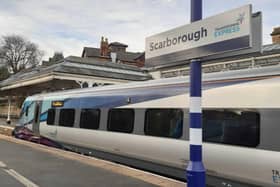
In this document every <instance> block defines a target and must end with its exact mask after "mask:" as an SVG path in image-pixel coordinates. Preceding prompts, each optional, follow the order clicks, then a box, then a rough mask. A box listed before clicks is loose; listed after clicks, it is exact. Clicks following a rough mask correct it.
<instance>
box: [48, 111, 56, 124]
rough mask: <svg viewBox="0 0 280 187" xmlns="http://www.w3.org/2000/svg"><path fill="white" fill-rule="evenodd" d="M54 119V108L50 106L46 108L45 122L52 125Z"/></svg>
mask: <svg viewBox="0 0 280 187" xmlns="http://www.w3.org/2000/svg"><path fill="white" fill-rule="evenodd" d="M54 119H55V109H53V108H51V109H49V110H48V117H47V124H48V125H54Z"/></svg>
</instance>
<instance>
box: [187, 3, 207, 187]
mask: <svg viewBox="0 0 280 187" xmlns="http://www.w3.org/2000/svg"><path fill="white" fill-rule="evenodd" d="M201 19H202V0H191V22H195V21H198V20H201ZM190 66H191V72H190V106H189V112H190V123H189V124H190V129H189V133H190V140H189V142H190V149H189V150H190V161H189V163H188V167H187V182H188V187H205V185H206V181H205V168H204V165H203V162H202V109H201V61H200V59H193V60H191V65H190Z"/></svg>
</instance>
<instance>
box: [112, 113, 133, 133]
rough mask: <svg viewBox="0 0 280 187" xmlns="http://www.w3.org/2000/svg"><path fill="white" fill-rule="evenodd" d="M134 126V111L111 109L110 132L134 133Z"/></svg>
mask: <svg viewBox="0 0 280 187" xmlns="http://www.w3.org/2000/svg"><path fill="white" fill-rule="evenodd" d="M133 124H134V110H132V109H111V110H110V111H109V116H108V127H107V128H108V130H109V131H116V132H125V133H132V131H133Z"/></svg>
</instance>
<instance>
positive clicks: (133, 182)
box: [0, 135, 186, 187]
mask: <svg viewBox="0 0 280 187" xmlns="http://www.w3.org/2000/svg"><path fill="white" fill-rule="evenodd" d="M0 186H12V187H18V186H19V187H22V186H28V187H39V186H40V187H41V186H42V187H50V186H60V187H61V186H67V187H71V186H73V187H74V186H75V187H77V186H80V187H87V186H90V187H92V186H98V187H100V186H101V187H102V186H104V187H107V186H114V187H118V186H119V187H125V186H138V187H142V186H143V187H144V186H145V187H148V186H166V187H167V186H170V187H185V186H186V183H183V182H181V181H176V180H173V179H169V178H166V177H162V176H159V175H155V174H152V173H148V172H144V171H141V170H137V169H134V168H130V167H127V166H123V165H120V164H117V163H113V162H109V161H104V160H101V159H96V158H93V157H89V156H84V155H80V154H77V153H73V152H69V151H64V150H60V149H56V148H51V147H47V146H44V145H40V144H35V143H32V142H27V141H23V140H19V139H15V138H13V137H10V136H6V135H0Z"/></svg>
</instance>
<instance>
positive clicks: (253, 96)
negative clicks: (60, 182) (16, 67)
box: [19, 68, 280, 187]
mask: <svg viewBox="0 0 280 187" xmlns="http://www.w3.org/2000/svg"><path fill="white" fill-rule="evenodd" d="M278 69H279V74H280V68H278ZM265 70H266V68H263V69H262V71H260V70H259V69H249V70H239V71H234V72H233V71H232V72H220V73H209V74H205V76H204V77H203V93H202V94H203V100H202V107H203V160H204V164H205V167H206V169H207V184H209V185H212V186H265V187H266V186H280V176H279V170H280V138H279V132H280V124H279V121H280V108H279V107H280V99H279V93H280V84H279V83H280V77H279V76H278V75H279V74H277V73H274V74H269V73H267V72H270V71H269V69H267V72H266V71H265ZM275 71H276V70H275V68H274V72H275ZM188 86H189V82H188V78H187V77H179V78H169V79H161V80H152V81H147V82H141V83H128V84H123V85H116V86H106V87H97V88H86V89H77V90H70V91H63V92H56V93H46V94H39V95H34V96H31V97H28V98H27V99H26V100H25V102H24V104H23V107H22V113H21V119H20V121H19V125H20V126H24V127H27V128H28V129H30V130H31V131H32V132H33V133H34V134H37V135H40V136H41V137H46V138H48V139H50V140H52V141H54V142H57V143H59V144H61V145H62V146H63V147H64V148H67V149H71V150H73V151H77V152H81V153H84V154H88V155H94V156H97V157H100V158H104V159H108V160H112V161H115V162H120V163H123V164H126V165H130V166H133V167H137V168H141V169H145V170H148V171H153V172H156V173H160V174H164V175H167V176H171V177H175V178H178V179H182V180H185V178H186V176H185V169H186V166H187V163H188V157H189V150H188V147H189V142H188V139H189V111H188V106H189V96H188V91H189V88H188Z"/></svg>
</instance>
